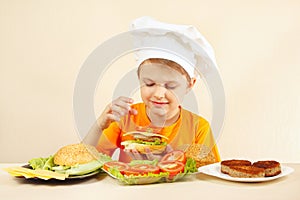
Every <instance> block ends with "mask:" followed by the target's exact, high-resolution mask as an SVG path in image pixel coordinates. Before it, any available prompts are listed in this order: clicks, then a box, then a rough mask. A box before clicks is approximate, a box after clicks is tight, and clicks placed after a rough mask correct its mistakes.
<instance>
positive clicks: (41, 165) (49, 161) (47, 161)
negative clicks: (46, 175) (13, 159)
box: [28, 155, 55, 170]
mask: <svg viewBox="0 0 300 200" xmlns="http://www.w3.org/2000/svg"><path fill="white" fill-rule="evenodd" d="M53 160H54V157H53V156H52V155H51V156H49V157H47V158H33V159H31V160H29V161H28V163H29V165H30V167H32V169H45V170H52V167H54V166H55V164H54V161H53Z"/></svg>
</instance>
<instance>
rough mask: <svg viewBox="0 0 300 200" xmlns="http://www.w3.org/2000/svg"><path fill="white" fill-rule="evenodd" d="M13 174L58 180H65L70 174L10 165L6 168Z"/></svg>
mask: <svg viewBox="0 0 300 200" xmlns="http://www.w3.org/2000/svg"><path fill="white" fill-rule="evenodd" d="M4 170H5V171H7V172H8V173H9V174H10V175H12V176H16V177H18V176H24V177H25V178H40V179H43V180H49V179H51V178H54V179H58V180H65V179H66V178H67V177H68V174H60V173H57V172H53V171H49V170H43V169H37V170H33V169H28V168H25V167H10V168H4Z"/></svg>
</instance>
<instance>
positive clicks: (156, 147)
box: [125, 143, 166, 154]
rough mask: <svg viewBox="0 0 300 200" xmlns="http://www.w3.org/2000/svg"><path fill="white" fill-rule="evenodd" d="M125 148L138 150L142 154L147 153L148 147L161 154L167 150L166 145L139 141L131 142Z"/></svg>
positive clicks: (152, 151) (154, 152)
mask: <svg viewBox="0 0 300 200" xmlns="http://www.w3.org/2000/svg"><path fill="white" fill-rule="evenodd" d="M125 149H129V150H134V149H135V150H137V151H138V152H139V153H141V154H147V153H148V151H147V150H148V149H149V150H150V152H151V153H153V154H161V153H163V152H164V151H165V149H166V145H145V144H139V143H131V144H128V145H126V146H125Z"/></svg>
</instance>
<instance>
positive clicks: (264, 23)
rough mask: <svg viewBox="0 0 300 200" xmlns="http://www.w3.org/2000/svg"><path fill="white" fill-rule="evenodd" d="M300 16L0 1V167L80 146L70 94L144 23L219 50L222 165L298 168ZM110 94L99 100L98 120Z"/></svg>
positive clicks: (253, 4) (234, 4)
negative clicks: (197, 35)
mask: <svg viewBox="0 0 300 200" xmlns="http://www.w3.org/2000/svg"><path fill="white" fill-rule="evenodd" d="M150 2H151V3H150ZM299 10H300V2H299V1H297V0H286V1H275V0H274V1H271V0H270V1H261V0H260V1H258V0H252V1H237V0H228V1H221V0H220V1H216V0H215V1H214V0H213V1H207V0H206V1H204V0H187V1H179V0H178V1H175V0H167V1H162V0H152V1H142V0H132V1H130V0H128V1H122V0H118V1H91V0H88V1H71V0H70V1H66V0H63V1H57V0H54V1H38V0H36V1H33V0H32V1H30V0H27V1H20V0H19V1H16V0H11V1H4V0H0V91H1V98H0V162H25V161H27V160H29V159H30V158H33V157H39V156H48V155H50V154H53V153H54V152H55V151H56V150H57V149H58V148H59V147H61V146H63V145H66V144H69V143H74V142H78V141H80V137H79V136H78V133H77V129H76V124H75V122H74V116H73V90H74V85H75V82H76V77H77V75H78V73H79V70H80V68H81V65H82V64H83V62H84V61H85V59H86V58H87V57H88V55H89V54H90V53H91V52H92V51H93V50H94V49H95V48H96V47H97V46H98V45H99V44H101V43H102V42H104V41H105V40H107V39H109V38H110V37H111V36H113V35H116V34H118V33H121V32H124V31H127V29H128V25H129V23H130V21H131V20H133V19H134V18H137V17H140V16H143V15H149V16H152V17H154V18H157V19H159V20H162V21H166V22H170V23H179V24H193V25H195V26H196V27H197V28H198V29H199V30H200V31H201V32H202V33H203V35H204V36H206V38H207V39H208V40H209V41H210V42H211V44H212V45H213V46H214V48H215V52H216V57H217V62H218V64H219V67H220V72H221V74H222V78H223V82H224V87H225V92H226V97H227V99H226V100H227V103H226V121H225V124H224V127H223V131H222V135H221V137H220V138H218V145H219V149H220V153H221V156H222V157H223V158H237V157H244V158H249V159H254V160H256V159H263V158H272V159H277V160H279V161H281V162H300V126H299V119H300V114H299V113H300V95H299V90H300V86H299V85H300V84H299V83H300V82H299V78H300V39H299V35H300V23H299V22H300V12H299ZM112 73H116V71H112ZM116 77H117V75H116ZM99 84H100V86H101V84H102V83H99ZM102 85H103V84H102ZM113 85H114V83H112V82H109V81H107V82H106V83H105V88H107V89H106V90H107V91H106V92H107V93H106V92H104V94H97V92H96V93H95V105H94V107H95V113H96V114H98V113H99V112H100V111H101V110H102V108H103V107H104V106H105V105H103V103H99V101H97V100H98V99H99V98H103V99H104V100H105V101H107V103H108V102H109V100H110V96H109V91H111V90H112V88H113ZM200 88H201V85H200ZM200 90H201V89H200ZM203 91H204V93H205V90H203ZM201 95H203V94H201ZM203 97H204V99H205V98H206V97H207V96H206V95H203ZM102 102H104V101H102ZM204 102H205V101H204ZM208 106H209V102H208ZM208 110H209V109H208ZM208 110H206V109H205V108H204V110H203V112H204V114H203V115H204V116H206V114H207V116H208V118H209V111H208Z"/></svg>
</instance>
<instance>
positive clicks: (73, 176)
mask: <svg viewBox="0 0 300 200" xmlns="http://www.w3.org/2000/svg"><path fill="white" fill-rule="evenodd" d="M21 167H24V168H28V169H32V167H31V166H30V165H29V164H25V165H22V166H21ZM101 171H102V169H101V168H100V169H98V170H96V171H93V172H90V173H88V174H83V175H69V176H68V177H66V178H65V179H64V180H59V179H55V178H50V179H47V180H59V181H66V180H74V179H84V178H89V177H92V176H94V175H96V174H99V173H100V172H101ZM22 177H24V176H22ZM24 178H25V177H24ZM26 179H38V180H45V179H41V178H39V177H33V178H26ZM47 180H46V181H47Z"/></svg>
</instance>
